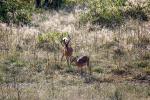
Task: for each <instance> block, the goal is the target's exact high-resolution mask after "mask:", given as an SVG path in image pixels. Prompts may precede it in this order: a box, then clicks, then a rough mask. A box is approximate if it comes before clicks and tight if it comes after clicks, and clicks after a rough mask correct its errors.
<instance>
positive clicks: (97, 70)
mask: <svg viewBox="0 0 150 100" xmlns="http://www.w3.org/2000/svg"><path fill="white" fill-rule="evenodd" d="M93 71H94V72H97V73H103V69H102V68H100V67H95V68H93Z"/></svg>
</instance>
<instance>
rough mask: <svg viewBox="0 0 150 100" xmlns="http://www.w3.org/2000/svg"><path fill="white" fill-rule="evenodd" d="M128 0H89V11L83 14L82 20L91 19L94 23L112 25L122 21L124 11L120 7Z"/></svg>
mask: <svg viewBox="0 0 150 100" xmlns="http://www.w3.org/2000/svg"><path fill="white" fill-rule="evenodd" d="M125 1H126V0H115V1H113V0H108V1H104V0H91V1H88V7H89V11H88V12H87V13H83V15H81V21H82V22H83V23H84V22H87V21H90V22H91V23H94V24H104V25H112V24H117V23H121V22H122V17H123V14H122V11H121V10H120V7H121V6H123V5H124V4H125Z"/></svg>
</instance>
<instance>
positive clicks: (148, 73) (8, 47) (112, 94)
mask: <svg viewBox="0 0 150 100" xmlns="http://www.w3.org/2000/svg"><path fill="white" fill-rule="evenodd" d="M83 8H84V7H83ZM85 10H86V9H82V6H81V7H79V6H77V7H75V8H73V9H71V11H66V9H63V10H59V11H44V12H42V13H39V14H37V13H36V14H33V16H32V21H31V23H32V25H23V26H16V25H15V24H12V25H9V26H7V25H6V24H5V23H1V24H0V50H1V51H0V100H70V99H71V100H150V21H140V20H138V19H132V18H131V19H127V20H125V21H124V23H123V24H121V25H119V26H114V27H107V26H100V25H93V24H91V23H86V24H84V25H81V24H80V21H79V19H80V17H79V16H80V13H82V11H85ZM85 12H86V11H85ZM148 17H149V15H148ZM67 33H69V34H70V35H71V37H72V40H71V45H72V47H73V49H74V53H73V55H74V56H76V55H88V56H89V57H90V66H91V67H92V75H88V74H85V73H84V74H83V75H80V73H79V72H78V70H77V67H76V66H73V65H72V66H71V68H68V67H67V64H66V61H65V59H64V60H63V61H62V62H60V58H61V48H62V45H61V44H60V42H59V40H60V38H59V36H60V35H62V34H67Z"/></svg>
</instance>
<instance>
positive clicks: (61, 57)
mask: <svg viewBox="0 0 150 100" xmlns="http://www.w3.org/2000/svg"><path fill="white" fill-rule="evenodd" d="M63 57H64V54H62V56H61V62H62V60H63Z"/></svg>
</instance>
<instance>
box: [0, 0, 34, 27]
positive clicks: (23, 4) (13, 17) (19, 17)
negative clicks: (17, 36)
mask: <svg viewBox="0 0 150 100" xmlns="http://www.w3.org/2000/svg"><path fill="white" fill-rule="evenodd" d="M30 3H31V1H29V0H25V1H24V0H6V1H1V3H0V7H1V9H0V20H1V21H3V22H6V23H11V22H12V23H16V24H19V23H20V22H21V23H23V24H28V23H29V22H30V21H31V13H30V11H31V8H32V6H31V4H30Z"/></svg>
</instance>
